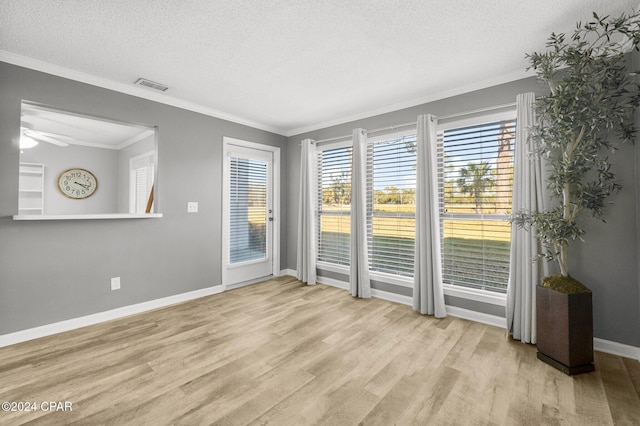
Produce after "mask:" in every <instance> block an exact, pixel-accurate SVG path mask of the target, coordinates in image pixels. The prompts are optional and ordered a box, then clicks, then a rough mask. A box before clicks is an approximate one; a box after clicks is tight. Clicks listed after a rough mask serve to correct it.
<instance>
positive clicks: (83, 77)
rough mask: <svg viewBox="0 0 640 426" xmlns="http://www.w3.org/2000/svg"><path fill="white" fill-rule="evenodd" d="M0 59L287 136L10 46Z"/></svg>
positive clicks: (257, 124) (230, 115)
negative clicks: (36, 56)
mask: <svg viewBox="0 0 640 426" xmlns="http://www.w3.org/2000/svg"><path fill="white" fill-rule="evenodd" d="M0 62H6V63H9V64H12V65H17V66H19V67H23V68H29V69H32V70H35V71H40V72H43V73H46V74H51V75H55V76H57V77H63V78H67V79H69V80H74V81H78V82H80V83H85V84H90V85H92V86H97V87H101V88H103V89H108V90H113V91H115V92H120V93H124V94H127V95H131V96H135V97H138V98H142V99H147V100H149V101H154V102H158V103H161V104H165V105H169V106H173V107H176V108H181V109H184V110H188V111H193V112H197V113H199V114H204V115H208V116H210V117H215V118H219V119H222V120H226V121H231V122H233V123H237V124H242V125H244V126H249V127H253V128H255V129H260V130H264V131H267V132H271V133H276V134H279V135H282V136H286V131H285V130H283V129H280V128H277V127H273V126H269V125H267V124H264V123H258V122H255V121H251V120H247V119H245V118H243V117H238V116H236V115H233V114H229V113H226V112H224V111H219V110H216V109H213V108H209V107H205V106H203V105H199V104H196V103H194V102H189V101H185V100H182V99H178V98H174V97H172V96H169V95H165V94H162V93H155V92H152V91H150V90H151V89H145V88H143V87H140V86H134V85H133V83H132V84H131V85H128V84H124V83H119V82H117V81H113V80H109V79H106V78H103V77H98V76H96V75H93V74H88V73H84V72H81V71H76V70H73V69H71V68H66V67H63V66H60V65H54V64H51V63H49V62H44V61H41V60H38V59H33V58H29V57H26V56H22V55H17V54H15V53H11V52H7V51H6V50H0Z"/></svg>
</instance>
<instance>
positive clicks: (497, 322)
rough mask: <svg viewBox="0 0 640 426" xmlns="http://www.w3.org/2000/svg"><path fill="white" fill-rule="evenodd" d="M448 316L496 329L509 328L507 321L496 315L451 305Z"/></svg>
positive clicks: (448, 308) (448, 307) (448, 306)
mask: <svg viewBox="0 0 640 426" xmlns="http://www.w3.org/2000/svg"><path fill="white" fill-rule="evenodd" d="M447 314H449V315H451V316H452V317H457V318H462V319H466V320H470V321H475V322H479V323H482V324H487V325H492V326H494V327H500V328H507V320H506V319H505V318H503V317H499V316H496V315H490V314H485V313H482V312H476V311H472V310H469V309H464V308H459V307H457V306H451V305H447Z"/></svg>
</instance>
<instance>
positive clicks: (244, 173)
mask: <svg viewBox="0 0 640 426" xmlns="http://www.w3.org/2000/svg"><path fill="white" fill-rule="evenodd" d="M229 161H230V168H229V170H230V203H229V206H230V229H229V244H230V263H231V264H234V263H239V262H247V261H251V260H258V259H265V258H266V256H267V162H265V161H261V160H254V159H248V158H240V157H234V156H232V157H230V159H229Z"/></svg>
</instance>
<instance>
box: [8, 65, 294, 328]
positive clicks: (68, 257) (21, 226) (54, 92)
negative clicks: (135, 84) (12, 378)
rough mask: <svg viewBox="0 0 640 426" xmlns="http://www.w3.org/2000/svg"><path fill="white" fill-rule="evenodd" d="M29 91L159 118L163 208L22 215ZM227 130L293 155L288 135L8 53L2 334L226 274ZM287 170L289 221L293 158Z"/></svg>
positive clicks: (43, 98) (112, 112)
mask: <svg viewBox="0 0 640 426" xmlns="http://www.w3.org/2000/svg"><path fill="white" fill-rule="evenodd" d="M22 100H28V101H32V102H37V103H42V104H46V105H50V106H52V107H58V108H61V109H65V110H71V111H78V112H81V113H85V114H89V115H95V116H99V117H105V118H111V119H113V120H117V121H124V122H131V123H137V124H143V125H147V126H158V148H159V153H158V155H159V165H158V187H157V192H156V194H157V208H158V211H159V212H161V213H163V214H164V217H163V218H161V219H144V220H135V219H128V220H70V221H51V222H46V221H43V222H26V221H25V222H20V221H13V220H12V219H11V218H10V216H11V215H14V214H16V213H17V208H18V205H17V200H18V162H19V152H20V151H19V148H18V141H19V132H20V103H21V101H22ZM223 136H230V137H234V138H239V139H245V140H249V141H253V142H259V143H264V144H268V145H273V146H279V147H281V148H283V150H282V161H283V164H286V163H287V150H286V148H285V144H286V139H285V138H284V137H282V136H279V135H275V134H272V133H268V132H264V131H261V130H257V129H253V128H250V127H247V126H242V125H238V124H235V123H231V122H228V121H224V120H220V119H216V118H213V117H209V116H205V115H202V114H198V113H194V112H190V111H186V110H182V109H179V108H175V107H171V106H167V105H162V104H159V103H155V102H151V101H147V100H144V99H141V98H136V97H133V96H128V95H124V94H121V93H117V92H113V91H110V90H106V89H102V88H98V87H95V86H91V85H87V84H83V83H79V82H75V81H71V80H67V79H63V78H59V77H55V76H52V75H49V74H44V73H41V72H37V71H33V70H28V69H25V68H21V67H16V66H13V65H9V64H6V63H1V62H0V334H6V333H9V332H14V331H18V330H23V329H27V328H31V327H35V326H39V325H44V324H49V323H53V322H56V321H61V320H65V319H70V318H75V317H79V316H83V315H88V314H92V313H96V312H101V311H105V310H109V309H114V308H117V307H121V306H126V305H131V304H135V303H140V302H144V301H149V300H153V299H157V298H161V297H166V296H170V295H175V294H179V293H184V292H188V291H193V290H197V289H202V288H206V287H211V286H216V285H220V284H221V232H222V223H221V217H222V203H221V196H222V187H221V185H222V184H221V182H222V138H223ZM281 178H282V182H283V185H282V203H281V210H282V215H281V217H280V219H281V220H282V223H287V217H286V191H287V190H288V187H287V186H286V182H288V176H287V170H286V167H283V170H282V173H281ZM185 182H196V183H198V184H191V185H185V184H184V183H185ZM187 201H198V202H199V203H200V205H199V213H195V214H194V213H190V214H188V213H187V212H186V204H187ZM282 229H283V233H282V237H281V241H282V253H283V256H284V255H285V253H286V251H285V249H286V238H285V235H286V231H287V228H286V227H283V228H282ZM115 276H120V277H121V279H122V289H121V290H118V291H113V292H112V291H110V278H111V277H115Z"/></svg>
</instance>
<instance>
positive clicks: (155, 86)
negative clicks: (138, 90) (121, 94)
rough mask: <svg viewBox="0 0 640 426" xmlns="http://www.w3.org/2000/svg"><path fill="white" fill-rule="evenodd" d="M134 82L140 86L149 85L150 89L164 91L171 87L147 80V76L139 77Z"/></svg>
mask: <svg viewBox="0 0 640 426" xmlns="http://www.w3.org/2000/svg"><path fill="white" fill-rule="evenodd" d="M134 84H137V85H138V86H145V87H149V88H150V89H155V90H159V91H161V92H164V91H165V90H167V89H168V88H169V86H165V85H164V84H161V83H156V82H155V81H151V80H147V79H146V78H139V79H137V80H136V82H135V83H134Z"/></svg>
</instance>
